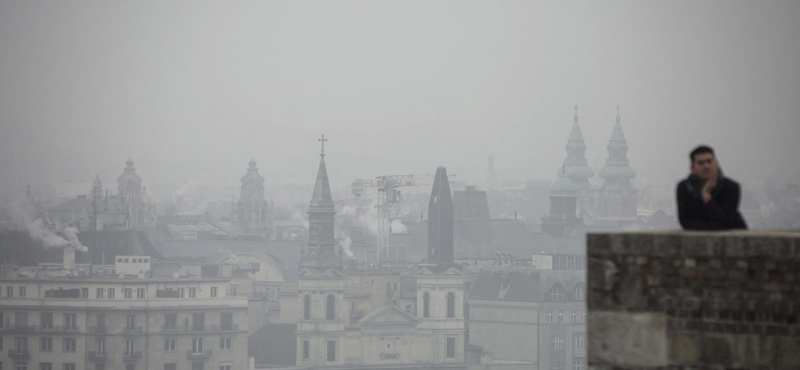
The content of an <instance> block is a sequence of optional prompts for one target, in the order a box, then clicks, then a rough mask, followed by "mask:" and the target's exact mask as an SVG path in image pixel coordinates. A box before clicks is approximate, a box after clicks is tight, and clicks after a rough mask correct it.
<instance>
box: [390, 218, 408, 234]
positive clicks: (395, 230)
mask: <svg viewBox="0 0 800 370" xmlns="http://www.w3.org/2000/svg"><path fill="white" fill-rule="evenodd" d="M391 228H392V234H405V233H407V232H408V228H407V227H406V225H404V224H403V222H402V221H400V219H398V218H395V219H394V220H392V223H391Z"/></svg>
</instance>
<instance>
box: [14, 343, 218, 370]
mask: <svg viewBox="0 0 800 370" xmlns="http://www.w3.org/2000/svg"><path fill="white" fill-rule="evenodd" d="M62 341H63V342H62V343H63V346H62V347H61V348H62V352H63V353H74V352H75V344H76V339H75V338H63V339H62ZM232 345H233V338H231V337H220V338H219V349H221V350H229V349H231V348H232ZM2 349H3V337H0V351H1V350H2ZM176 350H177V345H176V340H175V339H164V351H167V352H173V351H176ZM191 350H192V353H203V351H204V350H205V339H204V338H192V348H191ZM12 351H13V352H14V353H17V354H20V355H22V354H28V353H29V351H28V338H27V337H15V338H14V348H13V349H12ZM39 351H40V352H52V351H53V338H49V337H47V338H39ZM95 353H96V354H97V355H100V356H102V355H105V353H106V340H105V339H102V338H100V339H97V340H96V344H95ZM134 353H136V340H135V339H128V340H126V341H125V354H126V355H130V354H134ZM0 370H2V369H1V368H0Z"/></svg>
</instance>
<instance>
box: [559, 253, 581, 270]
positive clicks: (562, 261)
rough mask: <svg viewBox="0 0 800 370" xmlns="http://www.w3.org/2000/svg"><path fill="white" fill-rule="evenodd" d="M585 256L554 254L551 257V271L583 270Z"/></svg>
mask: <svg viewBox="0 0 800 370" xmlns="http://www.w3.org/2000/svg"><path fill="white" fill-rule="evenodd" d="M585 269H586V256H578V255H569V254H556V255H554V256H553V270H585Z"/></svg>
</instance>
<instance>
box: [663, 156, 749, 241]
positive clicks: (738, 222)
mask: <svg viewBox="0 0 800 370" xmlns="http://www.w3.org/2000/svg"><path fill="white" fill-rule="evenodd" d="M702 189H703V182H702V181H701V180H700V179H699V178H698V177H696V176H694V175H692V176H689V178H687V179H686V180H683V181H681V182H680V183H679V184H678V191H677V193H678V194H677V197H678V219H679V220H680V222H681V226H683V228H684V229H686V230H728V229H747V224H745V222H744V219H743V218H742V215H741V214H740V213H739V199H740V194H741V187H740V186H739V183H737V182H736V181H733V180H731V179H729V178H727V177H725V176H723V175H722V171H721V170H720V175H719V179H718V180H717V186H716V188H714V190H713V191H712V192H711V199H712V200H711V201H710V202H708V204H703V197H702V196H701V195H700V191H701V190H702Z"/></svg>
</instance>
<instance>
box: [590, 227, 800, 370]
mask: <svg viewBox="0 0 800 370" xmlns="http://www.w3.org/2000/svg"><path fill="white" fill-rule="evenodd" d="M595 235H596V236H595V237H594V239H590V240H589V243H592V242H593V241H594V240H597V241H599V242H600V243H606V244H605V245H604V246H603V247H602V248H599V249H597V250H602V251H604V253H593V252H592V248H591V245H590V246H589V255H588V269H589V271H588V273H587V276H588V282H587V283H588V284H589V296H588V299H589V304H588V306H589V315H588V317H589V325H588V333H589V336H588V343H589V352H588V356H589V361H590V364H592V365H596V367H595V368H604V369H605V368H609V369H625V370H634V369H648V370H652V369H667V368H668V369H770V370H771V369H797V370H800V233H789V232H765V231H759V232H753V231H735V232H722V233H701V232H691V233H687V232H677V233H673V232H668V233H631V234H625V233H621V234H613V236H609V237H608V238H603V237H602V236H601V235H602V234H595ZM648 245H649V247H648ZM654 318H664V319H665V320H664V321H663V322H661V321H659V320H657V319H654ZM667 320H668V322H669V323H670V325H668V326H667V325H666V322H667ZM654 338H658V339H654ZM663 343H668V344H667V345H665V346H663V347H660V344H663ZM659 348H660V349H662V351H660V350H659ZM664 356H666V357H664ZM664 359H666V362H664V361H663V360H664Z"/></svg>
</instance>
